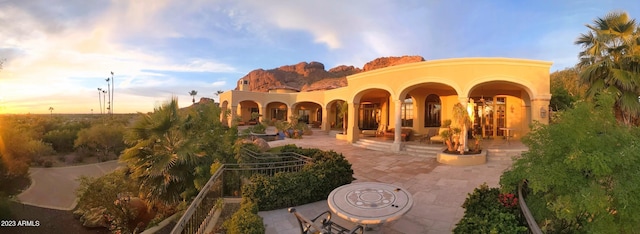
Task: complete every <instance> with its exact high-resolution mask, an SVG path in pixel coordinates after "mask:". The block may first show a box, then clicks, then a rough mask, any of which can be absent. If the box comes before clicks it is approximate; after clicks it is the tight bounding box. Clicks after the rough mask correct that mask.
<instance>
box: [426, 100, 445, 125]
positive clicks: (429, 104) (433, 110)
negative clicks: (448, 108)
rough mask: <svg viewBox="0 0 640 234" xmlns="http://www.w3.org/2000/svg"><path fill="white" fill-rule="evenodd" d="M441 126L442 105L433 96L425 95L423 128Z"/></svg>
mask: <svg viewBox="0 0 640 234" xmlns="http://www.w3.org/2000/svg"><path fill="white" fill-rule="evenodd" d="M441 125H442V103H441V102H440V97H438V95H435V94H429V95H427V98H426V99H425V101H424V127H440V126H441Z"/></svg>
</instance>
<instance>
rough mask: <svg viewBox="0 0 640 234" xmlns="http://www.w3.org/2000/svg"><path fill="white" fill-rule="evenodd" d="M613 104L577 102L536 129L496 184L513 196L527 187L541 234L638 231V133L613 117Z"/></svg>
mask: <svg viewBox="0 0 640 234" xmlns="http://www.w3.org/2000/svg"><path fill="white" fill-rule="evenodd" d="M614 103H615V100H614V97H613V95H611V94H607V93H602V94H600V95H599V96H598V100H597V102H596V103H589V102H577V103H575V105H574V107H573V108H571V109H569V110H566V111H565V112H562V113H560V114H558V119H557V122H556V123H554V124H550V125H534V127H533V131H532V132H530V133H529V134H528V135H527V136H526V137H525V138H524V139H523V142H524V143H525V144H526V145H527V146H528V148H529V151H527V152H525V153H523V154H522V156H521V157H520V158H519V159H518V160H517V161H516V162H514V164H513V166H512V168H511V169H510V170H508V171H506V172H505V173H504V174H503V175H502V178H501V180H500V184H501V186H502V189H503V190H505V191H513V190H515V189H516V187H517V186H518V184H519V183H521V182H522V181H523V180H526V181H527V187H528V194H527V199H526V202H527V206H528V207H529V208H530V210H531V212H532V214H533V216H534V217H535V218H536V221H537V223H538V224H539V226H540V228H541V229H542V231H543V232H545V233H634V232H637V230H640V210H639V209H637V207H640V177H639V176H638V168H640V154H638V152H639V151H640V144H639V141H638V139H640V128H638V127H636V126H624V125H622V124H620V123H619V122H618V121H617V120H616V117H615V113H614V112H613V111H612V110H613V105H614Z"/></svg>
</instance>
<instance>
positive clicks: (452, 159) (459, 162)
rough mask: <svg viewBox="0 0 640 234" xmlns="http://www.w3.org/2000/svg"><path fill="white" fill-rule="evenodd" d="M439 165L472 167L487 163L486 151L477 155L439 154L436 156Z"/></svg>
mask: <svg viewBox="0 0 640 234" xmlns="http://www.w3.org/2000/svg"><path fill="white" fill-rule="evenodd" d="M436 158H437V160H438V162H439V163H442V164H447V165H454V166H473V165H482V164H485V163H487V151H486V150H482V151H481V152H480V153H479V154H467V155H463V154H449V153H444V152H440V153H438V154H437V156H436Z"/></svg>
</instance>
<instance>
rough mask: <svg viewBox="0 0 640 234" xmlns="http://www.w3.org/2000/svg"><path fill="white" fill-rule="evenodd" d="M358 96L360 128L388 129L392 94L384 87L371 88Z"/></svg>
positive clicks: (358, 121)
mask: <svg viewBox="0 0 640 234" xmlns="http://www.w3.org/2000/svg"><path fill="white" fill-rule="evenodd" d="M357 96H360V100H359V102H360V104H359V106H358V107H357V108H358V109H357V115H358V116H357V120H356V121H357V124H358V128H359V129H360V130H378V131H382V130H386V129H387V126H388V125H389V97H390V96H391V95H390V94H389V92H388V91H386V90H383V89H369V90H364V91H362V92H361V93H360V94H359V95H357ZM356 101H358V100H356Z"/></svg>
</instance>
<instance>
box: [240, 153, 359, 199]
mask: <svg viewBox="0 0 640 234" xmlns="http://www.w3.org/2000/svg"><path fill="white" fill-rule="evenodd" d="M282 152H295V153H298V154H301V155H305V156H308V157H311V158H312V159H313V161H314V162H313V163H312V164H308V165H306V166H305V167H304V168H303V169H302V170H301V171H298V172H288V173H277V174H275V175H274V176H271V177H269V176H265V175H254V176H252V177H251V183H249V184H246V185H245V186H243V187H242V196H243V198H247V199H249V200H251V201H253V202H256V203H257V204H258V208H259V210H273V209H281V208H286V207H291V206H298V205H302V204H307V203H311V202H316V201H320V200H323V199H327V196H328V195H329V193H331V191H332V190H333V189H335V188H337V187H339V186H342V185H345V184H348V183H351V181H353V180H354V178H353V170H352V169H351V164H350V163H349V162H348V161H347V160H346V159H345V158H344V156H343V155H342V154H338V153H336V152H334V151H322V150H319V149H302V148H299V147H296V146H295V145H287V146H285V147H283V148H282Z"/></svg>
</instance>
